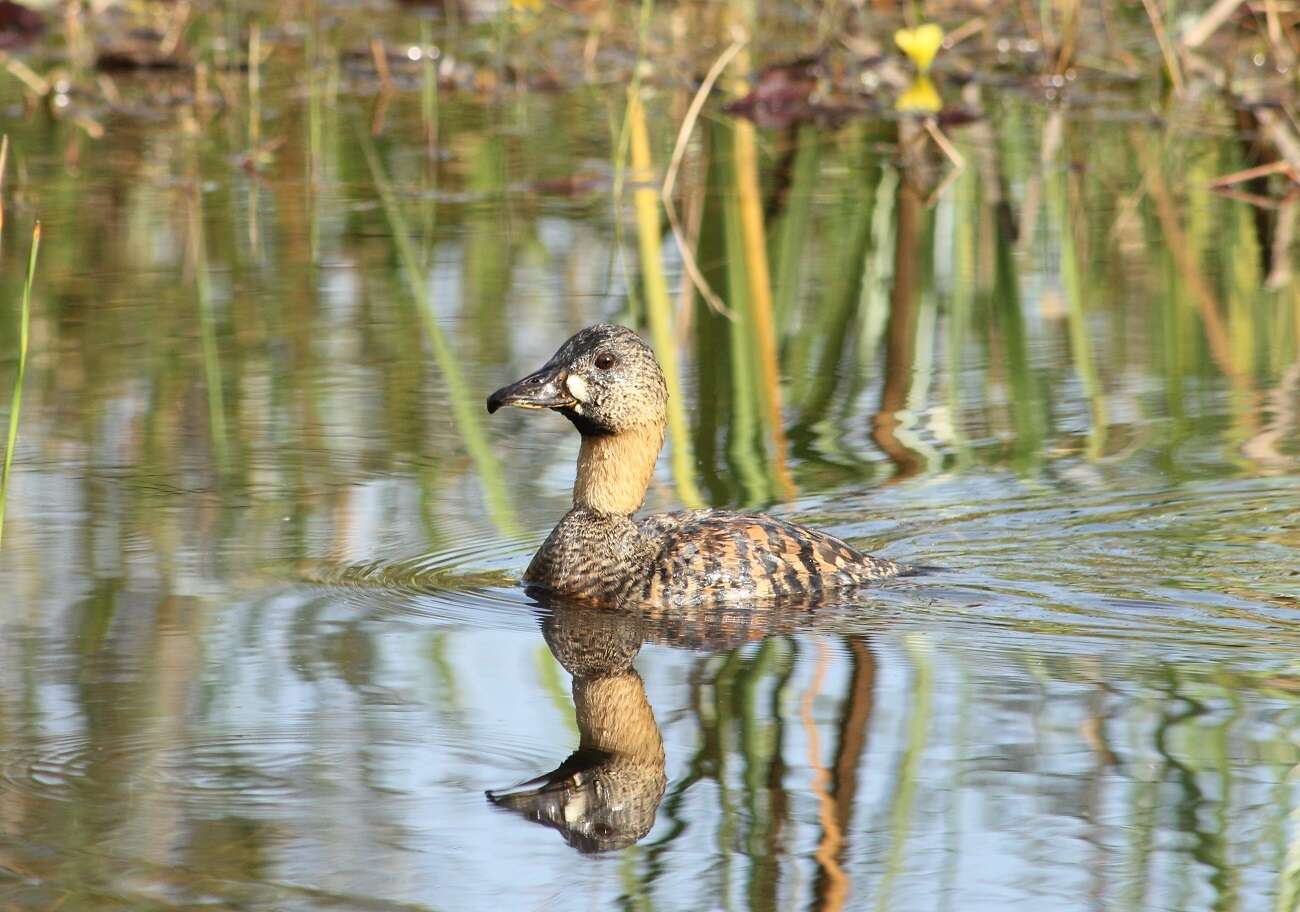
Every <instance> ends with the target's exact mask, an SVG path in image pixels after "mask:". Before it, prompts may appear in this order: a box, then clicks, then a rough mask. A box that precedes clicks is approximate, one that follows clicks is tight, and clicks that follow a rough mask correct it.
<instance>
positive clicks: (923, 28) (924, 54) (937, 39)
mask: <svg viewBox="0 0 1300 912" xmlns="http://www.w3.org/2000/svg"><path fill="white" fill-rule="evenodd" d="M894 44H896V45H898V49H899V50H900V51H902V52H903V53H904V54H906V55H907V56H908V57H910V58H911V59H912V63H913V64H915V65H916V68H917V70H918V71H919V72H922V73H925V72H927V71H928V70H929V69H930V64H931V63H933V62H934V55H935V54H937V53H939V46H940V45H942V44H943V29H941V28H940V27H939V26H937V25H935V24H934V23H933V22H927V23H926V24H925V25H918V26H917V27H916V28H912V29H899V30H898V31H896V32H894Z"/></svg>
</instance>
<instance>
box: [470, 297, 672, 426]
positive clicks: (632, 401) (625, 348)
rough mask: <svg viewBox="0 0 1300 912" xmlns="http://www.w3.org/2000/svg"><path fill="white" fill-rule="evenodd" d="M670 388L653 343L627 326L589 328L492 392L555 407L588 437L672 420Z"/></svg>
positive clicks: (508, 400) (497, 401)
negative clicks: (537, 367) (536, 366)
mask: <svg viewBox="0 0 1300 912" xmlns="http://www.w3.org/2000/svg"><path fill="white" fill-rule="evenodd" d="M667 401H668V388H667V385H666V384H665V383H664V375H663V371H662V370H660V368H659V362H658V361H657V360H656V359H655V356H654V352H653V351H652V350H651V348H650V346H649V345H647V344H646V343H645V342H643V341H642V340H641V337H640V336H638V335H637V334H636V333H634V332H633V331H632V330H630V329H628V328H626V327H623V326H613V325H611V324H608V323H598V324H596V325H595V326H588V327H587V328H586V329H584V330H581V331H580V332H578V333H577V334H575V335H574V336H573V337H572V338H570V339H569V340H568V341H567V342H565V343H564V344H563V345H561V346H560V349H559V351H557V352H556V353H555V354H554V355H552V356H551V359H550V360H549V361H547V362H546V364H544V365H542V367H541V369H540V370H537V371H534V372H533V373H531V374H529V375H528V376H527V377H524V378H523V379H522V380H519V381H517V382H515V383H511V384H510V385H509V386H503V387H502V388H501V389H499V390H497V391H496V392H495V393H493V394H492V395H491V396H488V400H487V410H488V412H495V411H496V410H497V409H499V408H501V407H502V406H506V405H514V406H518V407H519V408H531V409H552V410H554V411H557V412H559V413H560V414H562V415H564V417H566V418H568V419H569V420H570V421H572V422H573V423H574V425H575V426H576V427H577V428H578V430H579V431H581V432H582V433H583V434H584V435H592V436H606V435H616V434H620V433H622V432H624V431H629V430H633V429H636V428H642V427H646V426H651V427H658V426H662V425H663V424H664V423H665V420H666V404H667Z"/></svg>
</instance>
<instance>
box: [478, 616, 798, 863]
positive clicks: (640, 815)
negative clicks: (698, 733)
mask: <svg viewBox="0 0 1300 912" xmlns="http://www.w3.org/2000/svg"><path fill="white" fill-rule="evenodd" d="M539 607H540V616H541V624H542V636H543V637H544V638H545V639H546V645H547V646H549V647H550V650H551V652H552V653H553V654H554V655H555V658H556V659H557V660H558V661H559V663H560V664H561V665H562V666H564V669H565V670H566V671H567V672H569V674H570V675H572V676H573V706H574V714H575V716H576V717H577V723H578V733H579V742H578V747H577V749H576V750H575V751H574V752H573V753H572V754H570V755H569V756H568V757H567V758H566V759H565V760H564V762H563V763H561V764H560V765H559V766H557V767H556V768H555V769H553V770H551V771H550V772H549V773H543V774H542V775H540V776H538V777H537V778H535V779H531V780H529V781H528V782H524V783H521V784H519V785H517V786H514V787H512V788H508V789H500V790H491V791H488V793H487V797H488V800H489V801H491V802H492V803H493V804H495V805H497V806H498V807H503V808H507V809H509V810H511V811H514V812H516V813H519V814H521V815H523V816H524V817H526V818H527V819H529V820H532V821H534V822H536V823H540V824H543V825H545V826H548V827H552V828H554V829H556V830H559V831H560V833H561V835H563V836H564V839H565V841H566V842H568V843H569V845H571V846H573V847H574V848H575V849H577V850H578V851H579V852H584V853H593V852H605V851H610V850H613V849H621V848H624V847H626V846H629V845H632V844H633V843H635V842H637V841H638V840H639V839H641V838H642V837H643V836H645V834H646V833H648V832H650V828H651V827H652V826H653V825H654V822H655V814H656V812H657V811H658V809H659V802H660V801H661V800H662V799H663V796H664V788H665V786H666V785H667V781H668V780H667V776H666V774H665V772H664V742H663V737H662V736H661V735H660V733H659V725H658V723H657V722H656V721H655V717H654V711H653V710H652V709H651V707H650V700H649V699H648V698H647V696H646V692H645V684H644V682H642V680H641V675H640V674H638V673H637V671H636V669H635V668H633V667H632V660H633V659H635V658H636V655H637V653H638V652H639V651H640V650H641V644H642V643H645V642H652V643H656V644H660V645H671V646H678V647H687V648H690V649H696V650H704V651H718V650H722V649H731V648H736V647H739V646H742V645H744V644H746V643H748V642H753V641H756V640H760V639H763V638H764V637H766V636H768V635H770V634H772V633H779V632H789V631H791V630H792V629H793V627H794V624H793V621H792V617H793V614H792V613H789V612H778V611H774V610H767V611H756V610H754V609H752V608H751V609H749V610H743V611H742V610H736V611H734V612H713V613H711V614H710V616H709V618H708V619H707V623H694V624H692V623H687V622H686V619H685V618H683V617H682V616H681V615H680V614H678V615H672V614H671V613H668V615H667V616H664V617H660V616H659V615H658V614H657V613H654V612H648V613H637V612H631V611H626V610H623V611H617V610H611V609H601V608H593V607H591V606H588V605H581V604H576V603H572V602H565V601H561V600H555V599H551V598H547V599H545V600H544V601H542V602H541V603H540V605H539ZM807 616H808V612H807V609H804V617H805V618H806V617H807ZM697 620H699V619H697Z"/></svg>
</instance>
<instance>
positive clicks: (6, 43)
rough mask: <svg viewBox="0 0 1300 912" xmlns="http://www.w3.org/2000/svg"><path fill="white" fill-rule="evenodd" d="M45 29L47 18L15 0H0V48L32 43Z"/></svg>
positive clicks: (8, 48) (7, 48) (11, 47)
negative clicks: (14, 0)
mask: <svg viewBox="0 0 1300 912" xmlns="http://www.w3.org/2000/svg"><path fill="white" fill-rule="evenodd" d="M44 31H45V19H44V18H43V17H42V16H41V14H40V13H38V12H36V11H35V10H30V9H28V8H27V7H25V6H23V5H22V4H21V3H14V2H13V0H0V49H4V50H10V49H13V48H18V47H23V46H25V45H28V44H31V43H32V42H33V41H35V40H36V39H37V38H38V37H40V35H41V33H43V32H44Z"/></svg>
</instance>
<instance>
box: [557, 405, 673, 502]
mask: <svg viewBox="0 0 1300 912" xmlns="http://www.w3.org/2000/svg"><path fill="white" fill-rule="evenodd" d="M663 445H664V429H663V426H662V425H656V424H648V425H644V426H642V427H638V428H632V429H631V430H627V431H622V432H620V433H618V434H612V435H609V436H606V437H596V436H589V435H584V436H583V438H582V449H581V450H579V451H578V478H577V480H576V481H574V483H573V505H574V506H575V507H584V508H586V509H588V510H598V511H599V512H601V513H623V514H631V513H635V512H636V511H637V510H639V509H640V508H641V502H642V501H644V500H645V492H646V488H648V487H649V486H650V476H651V475H653V474H654V470H655V458H656V457H657V456H658V455H659V448H660V447H662V446H663Z"/></svg>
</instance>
